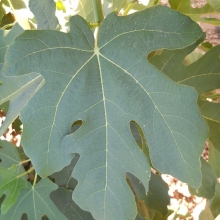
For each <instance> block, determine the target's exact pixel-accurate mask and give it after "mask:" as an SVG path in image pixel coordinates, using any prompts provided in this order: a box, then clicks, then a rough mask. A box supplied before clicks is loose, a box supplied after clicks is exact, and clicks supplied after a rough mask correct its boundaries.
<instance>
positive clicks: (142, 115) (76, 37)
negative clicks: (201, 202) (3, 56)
mask: <svg viewBox="0 0 220 220" xmlns="http://www.w3.org/2000/svg"><path fill="white" fill-rule="evenodd" d="M170 20H172V21H174V22H173V24H172V26H170V23H169V22H168V21H170ZM201 34H202V31H201V29H200V28H199V26H198V25H197V24H196V23H194V22H192V21H191V19H189V18H188V17H186V16H184V15H182V14H180V13H178V12H176V11H173V10H170V9H169V8H167V7H163V6H158V7H152V8H149V9H147V10H144V11H141V12H138V13H135V14H132V15H129V16H126V17H118V16H117V15H116V14H114V13H111V14H110V15H108V16H107V17H106V19H105V20H104V21H103V23H102V25H101V27H100V29H99V32H98V37H97V39H96V41H95V42H94V38H93V35H92V32H91V31H90V29H89V27H88V25H87V23H86V21H85V20H83V19H82V18H81V17H79V16H75V17H73V18H71V20H70V32H69V33H68V34H65V33H60V32H57V31H52V30H51V31H26V32H25V33H24V34H22V35H21V36H19V37H18V38H17V39H16V41H15V43H14V44H13V46H11V47H10V48H9V51H8V56H7V63H6V65H5V74H6V75H8V76H10V75H14V74H15V71H14V70H15V69H16V70H17V75H22V74H23V73H24V72H25V73H30V72H38V73H41V74H42V76H43V77H44V79H45V84H44V86H43V87H42V88H41V89H40V90H39V91H38V92H37V93H36V95H35V96H34V97H33V98H32V99H31V100H30V101H29V103H28V105H27V106H26V107H25V109H24V110H23V111H22V112H21V120H22V123H23V126H24V129H23V135H22V146H23V147H24V149H25V153H26V154H27V156H29V157H30V158H31V161H32V162H33V165H34V167H35V168H36V171H37V173H39V174H40V175H41V176H42V177H45V176H48V175H50V174H51V173H54V172H55V171H59V170H61V169H62V168H63V167H64V166H66V165H68V164H69V163H70V161H71V159H72V154H73V153H79V154H80V159H79V161H78V163H77V165H76V167H75V168H74V171H73V177H74V178H76V179H77V181H78V185H77V187H76V189H75V190H74V193H73V199H75V200H74V201H75V202H76V203H77V204H78V205H79V206H80V207H81V208H82V209H84V210H86V211H89V212H91V213H92V215H93V217H94V218H97V219H121V220H123V219H127V218H130V219H134V218H135V217H136V215H137V211H136V206H135V201H134V196H133V194H132V192H131V190H130V189H129V186H128V185H127V184H126V179H125V173H126V172H130V173H132V174H133V175H135V176H136V177H137V178H138V179H139V180H140V181H141V182H142V183H143V185H144V187H145V189H146V190H147V189H148V181H149V174H150V168H149V164H148V161H147V159H146V157H145V155H144V153H143V152H142V151H141V150H140V148H139V147H138V146H137V145H136V142H135V140H134V138H133V136H132V134H131V130H130V121H132V120H133V121H136V122H137V123H138V124H139V125H140V127H141V128H142V130H143V132H144V134H145V136H146V139H147V143H148V146H149V149H150V157H151V160H152V164H153V165H154V166H155V168H156V169H157V170H159V171H160V172H162V173H169V174H171V175H173V176H175V177H177V178H179V179H180V180H182V181H184V182H188V183H189V184H190V185H192V186H193V187H199V185H200V181H201V174H200V161H199V155H200V154H201V152H202V149H203V143H204V141H205V139H206V132H207V129H206V125H205V123H204V121H203V119H202V117H201V116H200V113H199V109H198V107H197V105H196V100H197V94H196V92H195V91H194V89H192V88H190V87H186V86H181V85H178V84H176V83H174V82H172V81H171V80H169V79H168V78H167V77H165V76H164V75H163V74H161V73H160V72H159V71H158V70H157V69H156V68H155V67H154V66H152V65H151V64H150V63H149V62H147V61H146V56H147V54H149V53H150V52H151V51H153V50H157V49H161V48H170V49H175V48H182V47H185V46H187V45H189V44H192V43H194V42H195V41H196V40H197V38H199V36H200V35H201ZM171 39H172V40H171ZM24 45H25V47H24ZM14 50H16V51H21V50H22V53H16V54H15V53H14V52H13V51H14ZM77 120H82V126H81V127H80V129H78V130H77V131H76V132H74V133H73V134H70V131H71V127H72V124H73V123H74V122H75V121H77ZM180 125H181V126H180ZM69 134H70V135H69ZM39 140H41V145H40V146H39V145H37V147H36V143H38V141H39ZM61 141H62V143H61ZM189 152H190V154H189ZM57 161H59V163H57ZM131 161H132V163H131ZM173 164H175V166H173Z"/></svg>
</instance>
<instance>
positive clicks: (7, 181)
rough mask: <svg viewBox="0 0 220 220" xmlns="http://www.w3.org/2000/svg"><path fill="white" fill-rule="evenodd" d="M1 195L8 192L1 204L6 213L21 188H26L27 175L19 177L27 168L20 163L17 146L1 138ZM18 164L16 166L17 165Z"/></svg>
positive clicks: (2, 210)
mask: <svg viewBox="0 0 220 220" xmlns="http://www.w3.org/2000/svg"><path fill="white" fill-rule="evenodd" d="M0 161H1V162H0V177H1V178H3V179H1V180H0V196H2V195H3V194H4V193H6V192H8V193H6V194H7V196H6V199H5V200H4V201H3V203H2V205H1V212H3V213H5V212H7V210H8V209H9V208H10V207H11V206H12V205H13V203H14V202H15V201H16V199H17V197H18V195H19V193H20V190H21V188H25V187H26V185H27V183H26V181H27V178H28V176H27V175H24V176H22V177H18V176H19V175H20V174H22V173H24V172H25V170H24V168H23V166H22V165H19V164H20V162H21V159H20V157H19V154H18V151H17V149H16V147H15V146H14V145H13V144H12V143H10V142H8V141H4V140H0ZM15 165H16V166H15Z"/></svg>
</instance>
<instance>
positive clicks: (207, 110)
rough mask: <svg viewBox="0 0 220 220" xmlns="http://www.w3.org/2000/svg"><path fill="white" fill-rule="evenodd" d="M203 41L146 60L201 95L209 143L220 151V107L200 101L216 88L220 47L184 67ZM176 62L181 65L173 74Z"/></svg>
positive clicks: (219, 77) (218, 79)
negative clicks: (205, 94)
mask: <svg viewBox="0 0 220 220" xmlns="http://www.w3.org/2000/svg"><path fill="white" fill-rule="evenodd" d="M203 39H204V37H203V38H201V39H200V40H198V42H196V43H195V44H194V45H192V46H189V47H186V48H184V49H181V50H173V51H169V50H164V51H163V52H162V54H160V55H157V56H154V57H152V58H150V59H149V61H150V62H151V63H152V64H154V65H155V66H157V68H158V69H159V70H160V71H162V72H163V73H164V74H165V75H167V76H168V77H169V78H171V79H172V80H174V81H175V82H178V83H180V84H185V85H189V86H192V87H194V88H195V89H196V90H197V92H198V93H199V95H200V99H198V105H199V107H200V111H201V113H202V115H203V117H204V118H206V121H207V123H208V125H209V140H210V141H211V142H212V144H213V146H214V147H215V148H216V149H218V150H220V144H219V143H220V142H219V141H220V138H219V137H220V114H219V110H220V104H219V103H213V102H208V101H206V100H203V99H202V95H203V94H204V93H206V92H208V91H211V90H214V89H218V88H219V85H220V71H219V70H220V62H219V49H220V46H219V45H218V46H215V47H213V48H211V49H209V50H208V52H207V53H206V54H205V55H204V56H202V57H201V58H200V59H199V60H197V61H196V62H194V63H192V64H191V65H188V66H185V65H184V64H183V61H184V59H185V57H186V56H187V54H189V53H190V52H191V51H193V50H194V49H195V48H196V47H197V46H198V45H199V44H200V43H201V41H202V40H203ZM176 63H180V65H178V67H177V68H178V69H177V73H178V74H175V73H174V72H173V66H174V65H175V64H176Z"/></svg>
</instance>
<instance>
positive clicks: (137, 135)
mask: <svg viewBox="0 0 220 220" xmlns="http://www.w3.org/2000/svg"><path fill="white" fill-rule="evenodd" d="M130 129H131V133H132V135H133V138H134V140H135V142H136V144H137V145H138V146H139V147H140V149H141V150H142V151H143V152H144V154H145V156H146V157H147V159H148V162H149V164H150V165H151V166H152V164H151V160H150V152H149V148H148V145H147V141H146V138H145V135H144V132H143V130H142V128H141V127H140V126H139V124H138V123H137V122H135V121H131V122H130Z"/></svg>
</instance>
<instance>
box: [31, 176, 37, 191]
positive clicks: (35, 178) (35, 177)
mask: <svg viewBox="0 0 220 220" xmlns="http://www.w3.org/2000/svg"><path fill="white" fill-rule="evenodd" d="M36 182H37V173H35V176H34V183H33V186H32V188H33V187H34V186H35V184H36Z"/></svg>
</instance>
